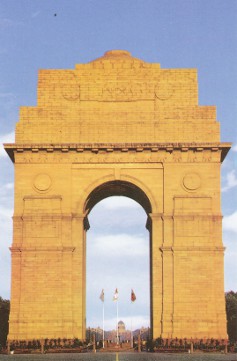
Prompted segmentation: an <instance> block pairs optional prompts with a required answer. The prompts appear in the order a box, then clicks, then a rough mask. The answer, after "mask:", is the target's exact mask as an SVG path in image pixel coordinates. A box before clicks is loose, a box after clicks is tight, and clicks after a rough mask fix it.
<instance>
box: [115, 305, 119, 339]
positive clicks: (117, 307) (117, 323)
mask: <svg viewBox="0 0 237 361" xmlns="http://www.w3.org/2000/svg"><path fill="white" fill-rule="evenodd" d="M116 303H117V345H118V344H119V339H118V300H117V302H116Z"/></svg>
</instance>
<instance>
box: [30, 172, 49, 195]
mask: <svg viewBox="0 0 237 361" xmlns="http://www.w3.org/2000/svg"><path fill="white" fill-rule="evenodd" d="M51 183H52V181H51V178H50V176H49V175H48V174H43V173H42V174H38V175H37V176H36V177H35V179H34V186H35V188H36V189H37V190H38V191H41V192H45V191H47V190H48V189H49V187H50V186H51Z"/></svg>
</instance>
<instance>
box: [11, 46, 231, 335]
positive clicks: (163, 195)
mask: <svg viewBox="0 0 237 361" xmlns="http://www.w3.org/2000/svg"><path fill="white" fill-rule="evenodd" d="M229 148H230V144H229V143H221V142H220V127H219V122H218V121H217V120H216V108H215V107H214V106H200V105H199V104H198V84H197V71H196V70H195V69H163V68H161V67H160V65H159V64H153V63H147V62H145V61H143V60H140V59H137V58H134V57H132V56H131V54H130V53H129V52H128V51H124V50H112V51H108V52H106V53H105V54H104V56H102V57H100V58H98V59H95V60H93V61H91V62H89V63H87V64H78V65H76V67H75V69H74V70H40V71H39V81H38V102H37V106H25V107H21V110H20V119H19V122H18V123H17V125H16V141H15V143H14V144H5V149H6V151H7V152H8V154H9V156H10V157H11V159H12V161H13V162H14V164H15V209H14V215H13V227H14V235H13V242H12V247H11V254H12V286H11V287H12V288H11V312H10V323H9V325H10V328H9V335H8V339H9V341H10V340H30V339H44V338H48V339H52V338H61V339H63V338H66V339H70V338H74V337H77V338H79V339H83V338H85V332H86V299H85V290H86V231H87V229H88V227H89V222H88V219H87V216H88V213H89V212H90V211H91V209H92V208H93V206H94V205H95V204H96V203H97V202H99V201H100V200H102V199H103V198H105V197H108V196H111V195H121V196H128V197H130V198H132V199H134V200H135V201H137V202H138V203H140V204H141V205H142V207H143V208H144V209H145V211H146V213H147V228H148V230H149V232H150V301H151V306H150V311H151V312H150V314H151V331H152V335H153V337H154V338H157V337H160V336H161V337H164V338H175V337H178V338H217V339H226V338H227V333H226V314H225V299H224V286H223V255H224V248H223V244H222V233H221V228H222V214H221V205H220V165H221V162H222V161H223V159H224V158H225V156H226V154H227V152H228V150H229ZM141 272H144V270H143V269H141ZM138 276H139V275H138ZM88 287H89V285H88ZM137 302H139V300H137Z"/></svg>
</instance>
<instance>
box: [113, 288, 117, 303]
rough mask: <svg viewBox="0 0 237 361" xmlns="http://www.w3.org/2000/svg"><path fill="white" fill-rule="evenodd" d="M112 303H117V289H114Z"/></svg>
mask: <svg viewBox="0 0 237 361" xmlns="http://www.w3.org/2000/svg"><path fill="white" fill-rule="evenodd" d="M113 301H118V289H117V288H116V290H115V292H114V297H113Z"/></svg>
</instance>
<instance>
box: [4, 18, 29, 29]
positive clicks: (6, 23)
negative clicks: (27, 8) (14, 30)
mask: <svg viewBox="0 0 237 361" xmlns="http://www.w3.org/2000/svg"><path fill="white" fill-rule="evenodd" d="M19 25H24V23H23V22H22V21H16V20H12V19H9V18H0V28H2V29H6V28H10V27H13V26H19Z"/></svg>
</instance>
